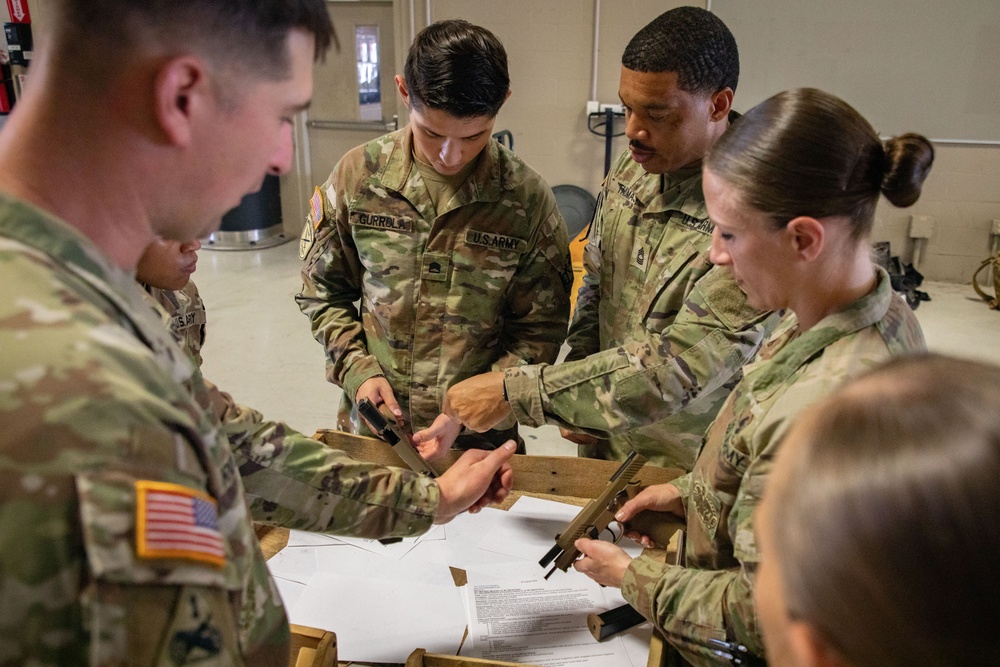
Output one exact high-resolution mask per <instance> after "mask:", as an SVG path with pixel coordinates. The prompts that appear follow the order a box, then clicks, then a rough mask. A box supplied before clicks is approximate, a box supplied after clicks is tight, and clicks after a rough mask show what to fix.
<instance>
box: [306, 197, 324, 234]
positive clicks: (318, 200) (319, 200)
mask: <svg viewBox="0 0 1000 667" xmlns="http://www.w3.org/2000/svg"><path fill="white" fill-rule="evenodd" d="M309 207H310V208H311V209H312V223H313V229H319V226H320V225H321V224H323V195H321V194H320V193H319V188H318V187H317V188H316V190H315V191H314V192H313V196H312V198H311V199H310V200H309Z"/></svg>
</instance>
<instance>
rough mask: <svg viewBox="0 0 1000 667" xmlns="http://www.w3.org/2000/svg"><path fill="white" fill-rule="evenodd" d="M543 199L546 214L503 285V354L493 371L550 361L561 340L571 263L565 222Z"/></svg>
mask: <svg viewBox="0 0 1000 667" xmlns="http://www.w3.org/2000/svg"><path fill="white" fill-rule="evenodd" d="M546 190H547V188H546ZM549 199H550V203H551V212H550V213H549V214H548V215H547V216H546V217H545V220H544V222H543V223H542V224H541V225H540V226H539V228H538V230H537V232H536V234H535V241H534V244H533V246H532V248H531V250H530V251H529V252H528V253H526V255H525V258H524V259H523V260H522V261H521V263H520V265H519V267H518V271H517V274H516V275H515V276H514V279H513V280H512V281H511V284H510V286H509V288H508V294H509V295H510V297H509V299H508V301H507V307H506V311H505V314H504V326H503V335H504V348H505V353H504V354H503V355H502V356H501V357H500V358H499V359H498V360H497V361H496V362H494V365H493V368H494V370H500V369H504V368H509V367H511V366H515V365H518V364H525V363H528V364H533V363H543V362H544V363H551V362H553V361H555V360H556V357H557V356H558V355H559V347H560V346H561V345H562V342H563V340H565V338H566V324H567V322H568V320H569V291H570V288H571V287H572V286H573V266H572V262H571V261H570V257H569V239H568V237H567V236H566V223H565V222H564V221H563V219H562V216H561V215H559V211H558V210H557V209H556V207H555V200H554V199H553V198H552V196H551V195H549Z"/></svg>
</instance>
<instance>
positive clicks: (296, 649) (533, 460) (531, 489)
mask: <svg viewBox="0 0 1000 667" xmlns="http://www.w3.org/2000/svg"><path fill="white" fill-rule="evenodd" d="M313 437H314V438H316V439H317V440H320V441H321V442H324V443H326V444H327V445H329V446H331V447H334V448H336V449H340V450H342V451H344V452H346V453H348V454H350V455H351V457H353V458H355V459H358V460H359V461H370V462H373V463H378V464H381V465H389V466H398V467H405V465H404V464H403V462H402V460H400V458H399V457H398V456H396V453H395V452H394V451H393V450H392V448H391V447H389V445H387V444H386V443H384V442H382V441H381V440H376V439H373V438H366V437H363V436H358V435H351V434H348V433H342V432H340V431H319V432H317V433H316V435H314V436H313ZM460 455H461V454H460V453H459V452H450V453H449V457H448V459H447V461H445V462H444V463H440V464H438V466H437V467H438V468H439V469H446V468H448V467H449V466H451V464H452V463H453V462H454V461H455V459H457V458H458V457H459V456H460ZM618 467H619V464H618V463H616V462H613V461H599V460H596V459H580V458H575V457H560V456H525V455H520V454H516V455H514V457H513V459H511V468H512V469H513V471H514V487H513V490H512V492H511V495H510V497H509V498H507V500H506V501H505V502H504V503H503V505H501V506H500V507H501V509H507V508H508V507H510V506H511V505H512V504H513V503H514V501H515V500H517V498H519V497H520V496H521V495H525V494H527V495H532V496H537V497H541V498H548V499H551V500H559V501H561V502H566V503H573V504H576V505H581V506H582V505H585V504H586V503H587V501H588V500H590V499H592V498H594V497H596V496H597V495H598V494H600V493H601V491H603V490H604V488H605V487H606V486H607V484H608V480H609V479H610V478H611V475H612V474H614V472H615V471H616V470H617V469H618ZM681 474H683V471H682V470H679V469H675V468H659V467H656V466H645V467H643V468H642V470H640V471H639V474H638V475H637V476H636V479H638V480H640V481H641V482H642V483H643V484H644V485H646V484H662V483H664V482H669V481H670V480H672V479H674V478H676V477H678V476H679V475H681ZM257 537H258V538H259V539H260V543H261V549H262V550H263V552H264V555H265V557H267V558H270V557H271V556H273V555H274V554H276V553H277V552H278V551H280V550H281V549H283V548H284V547H285V545H286V544H288V529H286V528H277V527H272V526H258V527H257ZM553 537H554V536H553ZM452 574H453V575H454V576H455V580H456V583H457V584H458V585H461V584H463V583H464V580H465V572H464V571H462V570H457V569H455V568H452ZM292 633H293V635H292V640H293V653H292V660H291V663H290V664H291V665H293V666H294V665H297V664H298V665H299V667H313V666H314V667H328V665H329V664H331V663H329V660H330V659H331V651H330V643H331V642H332V645H333V651H332V655H333V656H335V655H336V637H332V636H330V635H332V633H329V632H324V631H323V630H317V629H314V628H305V627H302V626H296V625H293V626H292ZM324 642H325V644H324ZM317 647H318V649H317ZM301 649H305V651H306V652H305V653H301V652H300V650H301ZM316 651H318V652H316ZM663 660H664V644H663V642H662V640H661V639H660V638H659V636H658V635H656V634H655V633H654V636H653V644H652V645H651V647H650V659H649V663H648V665H649V666H650V667H652V666H654V665H660V664H662V662H663ZM320 661H323V662H320ZM508 666H510V667H515V666H514V663H506V662H497V661H491V660H477V659H472V658H465V657H461V656H449V655H441V654H437V653H427V652H425V651H424V650H423V649H419V648H418V649H416V650H414V652H413V654H411V655H410V657H409V659H408V660H407V662H406V667H508ZM519 667H525V665H524V664H523V663H519ZM528 667H530V666H528Z"/></svg>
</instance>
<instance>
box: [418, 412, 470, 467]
mask: <svg viewBox="0 0 1000 667" xmlns="http://www.w3.org/2000/svg"><path fill="white" fill-rule="evenodd" d="M461 431H462V425H461V424H460V423H458V422H457V421H455V420H454V419H452V418H451V417H449V416H448V415H438V418H437V419H435V420H434V423H433V424H431V425H430V426H428V427H427V428H425V429H424V430H423V431H417V432H416V433H414V434H413V445H414V446H415V447H416V448H417V451H418V452H420V455H421V456H422V457H424V458H425V459H426V460H428V461H436V460H438V459H441V458H444V455H445V454H447V453H448V450H449V449H451V446H452V445H453V444H455V438H457V437H458V434H459V433H460V432H461Z"/></svg>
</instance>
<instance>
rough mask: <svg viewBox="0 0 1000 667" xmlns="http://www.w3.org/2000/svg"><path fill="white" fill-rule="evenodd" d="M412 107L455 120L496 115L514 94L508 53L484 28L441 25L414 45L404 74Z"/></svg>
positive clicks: (427, 31)
mask: <svg viewBox="0 0 1000 667" xmlns="http://www.w3.org/2000/svg"><path fill="white" fill-rule="evenodd" d="M403 74H404V76H405V78H406V89H407V92H408V93H409V95H410V100H411V104H412V105H413V106H414V107H415V108H416V109H417V110H418V111H419V110H420V109H421V108H423V107H425V106H426V107H430V108H431V109H437V110H439V111H444V112H446V113H449V114H451V115H452V116H456V117H458V118H471V117H474V116H489V117H493V116H496V115H497V113H498V112H499V111H500V107H501V106H503V103H504V101H505V100H506V99H507V92H508V91H509V90H510V74H509V72H508V70H507V52H506V51H505V50H504V48H503V44H501V43H500V40H499V39H497V38H496V36H495V35H494V34H493V33H491V32H490V31H489V30H487V29H486V28H482V27H480V26H477V25H473V24H471V23H469V22H468V21H461V20H449V21H438V22H437V23H433V24H431V25H429V26H427V27H426V28H424V29H423V30H422V31H421V32H420V34H419V35H417V38H416V39H415V40H414V41H413V44H412V45H411V46H410V52H409V54H408V55H407V56H406V67H405V68H404V70H403Z"/></svg>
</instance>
